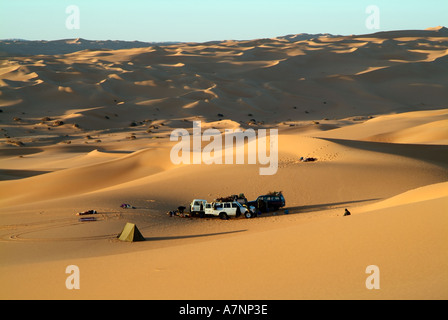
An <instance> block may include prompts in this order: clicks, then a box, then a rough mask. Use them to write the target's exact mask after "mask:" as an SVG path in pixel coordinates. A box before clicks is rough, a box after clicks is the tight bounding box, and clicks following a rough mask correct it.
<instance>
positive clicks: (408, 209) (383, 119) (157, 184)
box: [0, 27, 448, 299]
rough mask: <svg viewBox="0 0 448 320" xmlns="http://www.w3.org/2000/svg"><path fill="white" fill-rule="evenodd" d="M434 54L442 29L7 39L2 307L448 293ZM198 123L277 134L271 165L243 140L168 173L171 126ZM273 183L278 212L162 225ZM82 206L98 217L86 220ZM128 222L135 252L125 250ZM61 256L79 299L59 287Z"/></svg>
mask: <svg viewBox="0 0 448 320" xmlns="http://www.w3.org/2000/svg"><path fill="white" fill-rule="evenodd" d="M447 44H448V34H447V32H446V29H445V28H442V27H438V28H432V29H428V30H403V31H390V32H379V33H374V34H367V35H352V36H332V35H327V34H325V35H306V34H302V35H288V36H284V37H277V38H272V39H255V40H248V41H230V40H229V41H213V42H208V43H178V44H166V45H155V44H148V45H146V44H141V43H126V44H124V43H112V42H89V41H86V40H83V39H76V40H75V41H71V40H61V41H60V42H52V43H45V44H44V43H39V42H29V43H19V42H13V41H3V42H2V43H1V46H0V48H6V49H5V50H3V57H2V58H3V59H2V61H1V64H0V106H1V107H0V111H1V112H0V130H1V132H0V133H1V138H0V179H1V181H0V205H1V208H0V222H1V223H0V251H1V252H2V259H1V260H0V279H1V283H2V286H1V287H2V289H0V297H1V298H2V299H16V298H18V299H26V298H31V299H54V298H58V299H61V298H62V299H104V298H106V299H107V298H115V299H116V298H118V299H123V298H124V299H131V298H132V299H134V298H137V299H446V298H447V297H448V291H447V288H448V274H447V272H446V270H448V269H447V267H448V256H447V252H448V250H447V249H448V248H447V243H448V241H447V240H448V239H447V236H446V235H447V234H448V232H447V231H448V230H446V227H447V225H448V224H447V221H446V220H447V215H446V208H447V205H448V198H447V197H448V190H447V185H446V183H447V182H446V181H447V180H448V130H447V128H448V106H447V101H448V90H447V87H448V78H447V77H446V74H447V71H448V70H447V68H448V64H447V61H448V60H447V59H448V56H447V54H448V49H447ZM73 48H77V49H73ZM25 53H27V54H25ZM19 54H21V55H19ZM22 54H23V55H22ZM193 121H201V123H202V130H206V129H216V130H218V131H219V132H220V133H221V134H224V133H225V130H226V129H228V130H235V129H241V130H246V129H254V130H259V129H272V128H275V129H278V170H277V172H276V174H274V175H271V176H269V175H260V174H259V172H260V171H259V170H260V168H261V167H263V166H266V165H263V164H261V163H259V162H257V163H256V164H248V155H247V153H248V150H249V147H248V146H246V149H245V150H246V151H245V161H244V163H243V164H211V165H207V164H205V163H202V164H194V165H193V164H191V165H187V164H179V165H175V164H173V162H172V161H171V160H170V151H171V148H172V147H173V145H174V144H175V142H174V141H170V138H169V137H170V134H171V133H172V131H173V130H174V129H176V128H183V129H186V130H187V131H188V132H189V133H190V134H191V133H192V131H193ZM257 132H258V131H257ZM206 145H207V143H206V142H203V143H202V147H204V146H206ZM268 151H269V150H268ZM301 157H305V158H306V157H313V158H315V159H317V161H314V162H302V161H301V160H300V158H301ZM280 190H281V191H282V192H283V194H284V195H285V198H286V207H285V208H283V209H281V210H278V211H276V212H268V213H263V214H262V215H261V216H260V217H258V218H256V219H245V218H243V217H241V218H238V219H230V220H227V221H224V220H220V219H214V218H205V219H200V218H192V219H187V218H180V217H169V216H168V215H167V214H166V213H167V212H168V211H170V210H175V209H176V208H177V207H178V206H180V205H184V206H188V204H189V203H190V201H191V200H192V199H194V198H201V199H207V200H208V201H212V200H213V199H215V198H217V197H220V196H227V195H230V194H239V193H244V194H245V195H246V196H247V198H248V199H249V200H255V199H256V197H257V196H258V195H261V194H265V193H267V192H269V191H280ZM122 203H129V204H131V205H132V206H133V207H134V209H123V208H121V207H120V205H121V204H122ZM345 208H347V209H349V210H350V212H351V213H352V214H351V216H348V217H345V216H343V213H344V209H345ZM90 209H95V210H97V212H98V214H97V215H95V216H94V217H95V218H96V221H94V222H87V223H86V222H81V221H79V219H78V218H79V217H77V216H76V215H75V214H76V213H78V212H81V211H85V210H90ZM285 209H288V211H287V212H288V213H289V214H286V212H285ZM126 222H134V223H136V224H137V225H138V228H139V229H140V231H141V232H142V234H143V236H144V237H145V238H146V240H147V241H144V242H141V243H132V244H130V243H122V242H120V241H118V240H117V239H116V235H117V234H118V233H119V232H120V231H121V229H122V228H123V226H124V224H125V223H126ZM72 264H75V265H78V266H79V268H80V270H81V289H80V290H68V289H66V287H65V285H64V284H65V280H66V277H67V274H66V273H65V268H66V267H67V266H68V265H72ZM369 265H376V266H378V267H379V269H380V270H381V288H380V289H379V290H369V289H367V288H366V285H365V281H366V278H367V277H368V274H366V267H367V266H369Z"/></svg>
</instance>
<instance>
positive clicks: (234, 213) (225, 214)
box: [205, 201, 253, 220]
mask: <svg viewBox="0 0 448 320" xmlns="http://www.w3.org/2000/svg"><path fill="white" fill-rule="evenodd" d="M205 214H206V215H208V214H209V215H213V216H219V217H220V218H221V219H225V220H226V219H228V218H229V217H239V216H240V215H241V214H244V215H245V217H246V218H251V217H252V216H253V212H251V211H250V210H249V209H247V208H246V207H243V206H242V205H241V203H239V202H237V201H233V202H212V203H206V204H205Z"/></svg>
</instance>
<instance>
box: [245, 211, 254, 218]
mask: <svg viewBox="0 0 448 320" xmlns="http://www.w3.org/2000/svg"><path fill="white" fill-rule="evenodd" d="M244 216H245V217H246V218H247V219H250V218H252V212H250V211H246V213H245V214H244Z"/></svg>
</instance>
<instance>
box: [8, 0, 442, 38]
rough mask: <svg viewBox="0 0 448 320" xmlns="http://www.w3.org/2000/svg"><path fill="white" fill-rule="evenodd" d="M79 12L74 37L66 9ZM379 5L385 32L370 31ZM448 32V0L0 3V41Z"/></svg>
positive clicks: (37, 0) (25, 0)
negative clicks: (369, 23)
mask: <svg viewBox="0 0 448 320" xmlns="http://www.w3.org/2000/svg"><path fill="white" fill-rule="evenodd" d="M69 5H76V6H78V8H79V10H80V16H79V18H80V28H79V29H73V30H69V29H67V28H66V23H65V22H66V19H67V17H68V16H69V15H68V14H67V13H66V12H65V9H66V8H67V6H69ZM368 5H376V6H377V7H378V8H379V10H380V11H379V12H380V16H379V17H380V20H379V21H380V23H379V24H380V29H378V30H372V29H368V28H367V27H366V25H365V21H366V19H367V17H368V16H369V14H367V13H366V12H365V11H366V7H367V6H368ZM437 25H445V26H447V25H448V0H425V1H415V0H408V1H397V0H343V1H335V0H306V1H305V0H275V1H274V0H271V1H267V0H257V1H255V0H219V1H218V0H207V1H205V0H127V1H122V0H120V1H118V0H108V1H105V0H97V1H95V0H90V1H89V0H69V1H67V0H58V1H56V0H0V39H9V38H21V39H28V40H56V39H67V38H77V37H81V38H85V39H90V40H140V41H198V42H203V41H210V40H225V39H235V40H242V39H255V38H265V37H275V36H282V35H287V34H297V33H332V34H342V35H347V34H365V33H372V32H376V31H386V30H402V29H425V28H428V27H434V26H437Z"/></svg>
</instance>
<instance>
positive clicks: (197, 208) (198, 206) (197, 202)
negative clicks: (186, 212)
mask: <svg viewBox="0 0 448 320" xmlns="http://www.w3.org/2000/svg"><path fill="white" fill-rule="evenodd" d="M206 203H207V200H203V199H194V200H193V201H191V203H190V215H191V216H195V215H196V214H199V216H200V217H203V216H204V212H205V204H206Z"/></svg>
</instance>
